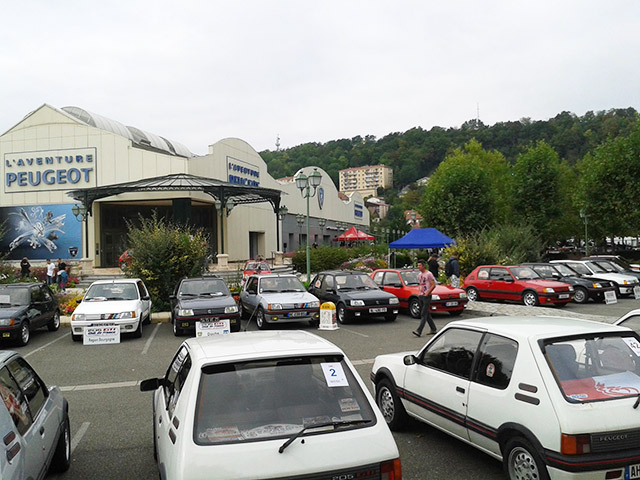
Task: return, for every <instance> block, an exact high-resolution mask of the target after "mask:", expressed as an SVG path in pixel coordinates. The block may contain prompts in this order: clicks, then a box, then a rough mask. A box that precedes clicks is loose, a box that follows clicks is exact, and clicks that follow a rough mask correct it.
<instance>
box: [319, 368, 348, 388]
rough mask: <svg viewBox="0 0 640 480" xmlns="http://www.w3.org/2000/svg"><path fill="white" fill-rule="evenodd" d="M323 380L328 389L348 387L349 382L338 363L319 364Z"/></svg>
mask: <svg viewBox="0 0 640 480" xmlns="http://www.w3.org/2000/svg"><path fill="white" fill-rule="evenodd" d="M320 365H321V366H322V372H323V373H324V378H325V380H326V381H327V386H329V387H348V386H349V381H348V380H347V376H346V375H345V374H344V370H343V369H342V365H340V364H339V363H321V364H320Z"/></svg>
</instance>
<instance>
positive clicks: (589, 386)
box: [544, 332, 640, 402]
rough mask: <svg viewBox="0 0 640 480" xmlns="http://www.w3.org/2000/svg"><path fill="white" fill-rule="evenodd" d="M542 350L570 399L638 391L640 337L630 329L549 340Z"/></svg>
mask: <svg viewBox="0 0 640 480" xmlns="http://www.w3.org/2000/svg"><path fill="white" fill-rule="evenodd" d="M544 351H545V356H546V359H547V362H548V364H549V367H550V368H551V371H552V372H553V374H554V376H555V377H556V380H557V382H558V384H559V385H560V389H561V390H562V393H563V394H564V396H565V398H566V399H567V400H569V401H571V402H591V401H603V400H614V399H617V398H624V397H636V396H638V395H639V394H640V340H638V337H636V336H635V335H634V334H633V333H632V332H629V334H615V333H614V334H606V335H600V336H585V337H582V338H576V337H573V338H571V339H566V340H562V339H560V340H555V341H550V342H547V343H545V345H544Z"/></svg>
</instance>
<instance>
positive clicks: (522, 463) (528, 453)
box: [502, 437, 549, 480]
mask: <svg viewBox="0 0 640 480" xmlns="http://www.w3.org/2000/svg"><path fill="white" fill-rule="evenodd" d="M502 458H503V461H504V469H505V471H506V472H507V475H508V476H509V479H510V480H521V479H529V478H536V479H540V480H549V473H548V472H547V467H546V466H545V464H544V462H543V461H542V459H541V458H540V455H538V452H536V450H535V449H534V448H533V446H532V445H531V444H530V443H529V442H528V441H527V440H526V439H524V438H521V437H513V438H510V439H509V440H508V441H507V443H506V444H505V448H504V451H503V454H502Z"/></svg>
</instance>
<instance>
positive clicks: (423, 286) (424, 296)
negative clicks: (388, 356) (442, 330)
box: [412, 260, 436, 337]
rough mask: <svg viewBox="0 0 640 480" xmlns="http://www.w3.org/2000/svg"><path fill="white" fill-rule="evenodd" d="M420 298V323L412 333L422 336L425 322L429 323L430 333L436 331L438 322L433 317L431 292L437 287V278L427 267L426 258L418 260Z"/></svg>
mask: <svg viewBox="0 0 640 480" xmlns="http://www.w3.org/2000/svg"><path fill="white" fill-rule="evenodd" d="M418 270H420V273H419V274H418V298H419V299H420V325H418V329H417V330H415V331H413V332H412V333H413V334H414V335H415V336H416V337H420V336H422V330H423V329H424V326H425V324H427V323H429V327H430V328H431V332H430V333H436V324H435V323H433V319H432V318H431V311H430V310H431V292H433V289H434V288H436V279H435V278H434V277H433V274H432V273H431V272H430V271H429V270H427V269H426V267H425V262H424V260H420V261H418Z"/></svg>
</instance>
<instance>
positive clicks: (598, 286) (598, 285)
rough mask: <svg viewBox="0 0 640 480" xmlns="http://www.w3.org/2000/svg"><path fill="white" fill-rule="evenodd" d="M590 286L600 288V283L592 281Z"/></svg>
mask: <svg viewBox="0 0 640 480" xmlns="http://www.w3.org/2000/svg"><path fill="white" fill-rule="evenodd" d="M591 286H592V287H593V288H602V284H600V283H592V284H591Z"/></svg>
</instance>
